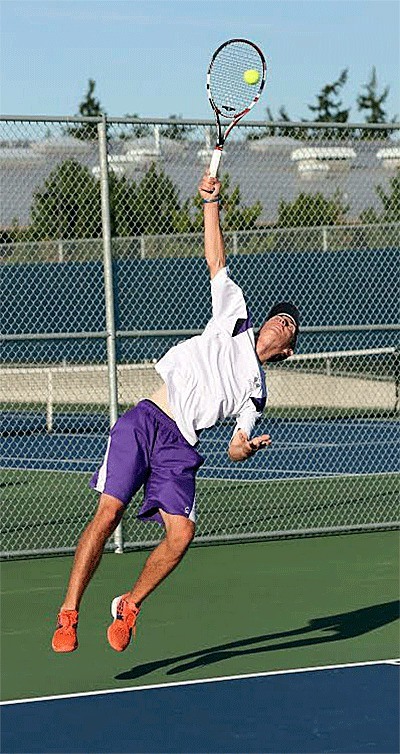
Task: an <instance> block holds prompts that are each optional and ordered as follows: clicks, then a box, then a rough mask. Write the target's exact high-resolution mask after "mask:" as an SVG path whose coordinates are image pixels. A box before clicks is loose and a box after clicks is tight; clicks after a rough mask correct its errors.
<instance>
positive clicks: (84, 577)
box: [62, 492, 125, 610]
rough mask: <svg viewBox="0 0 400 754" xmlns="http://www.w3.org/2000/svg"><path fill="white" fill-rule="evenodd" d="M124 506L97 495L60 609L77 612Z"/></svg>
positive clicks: (107, 497) (111, 499)
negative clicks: (94, 508) (95, 506)
mask: <svg viewBox="0 0 400 754" xmlns="http://www.w3.org/2000/svg"><path fill="white" fill-rule="evenodd" d="M124 510H125V506H124V505H123V503H121V501H120V500H118V499H117V498H116V497H112V496H111V495H106V494H105V493H104V492H103V493H102V494H101V495H100V499H99V505H98V508H97V511H96V513H95V515H94V518H93V519H92V520H91V521H90V523H89V524H88V525H87V527H86V529H85V530H84V532H83V534H82V536H81V538H80V540H79V542H78V546H77V548H76V551H75V557H74V562H73V566H72V570H71V575H70V577H69V582H68V588H67V593H66V595H65V599H64V602H63V604H62V609H65V610H79V605H80V602H81V599H82V596H83V593H84V591H85V589H86V587H87V585H88V583H89V581H90V579H91V578H92V576H93V574H94V572H95V570H96V568H97V566H98V565H99V563H100V560H101V557H102V555H103V550H104V545H105V543H106V542H107V539H108V538H109V537H110V536H111V534H112V533H113V531H115V529H116V528H117V526H118V524H119V522H120V521H121V518H122V515H123V513H124Z"/></svg>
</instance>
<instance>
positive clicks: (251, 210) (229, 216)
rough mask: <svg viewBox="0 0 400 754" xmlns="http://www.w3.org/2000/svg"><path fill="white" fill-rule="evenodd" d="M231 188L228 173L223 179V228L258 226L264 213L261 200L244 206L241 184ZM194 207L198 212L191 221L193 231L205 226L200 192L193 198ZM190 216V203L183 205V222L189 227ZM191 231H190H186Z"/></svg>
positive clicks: (230, 229)
mask: <svg viewBox="0 0 400 754" xmlns="http://www.w3.org/2000/svg"><path fill="white" fill-rule="evenodd" d="M229 189H230V176H229V174H228V173H226V174H225V175H224V176H223V178H222V180H221V192H220V197H221V209H222V210H223V214H222V222H221V225H222V228H223V230H229V231H233V230H251V229H252V228H254V227H255V226H256V222H257V219H258V218H259V216H260V215H261V213H262V204H261V202H256V203H255V204H252V205H249V206H247V207H246V206H243V204H242V196H241V193H240V188H239V186H238V185H237V186H235V187H234V188H233V189H232V191H230V190H229ZM192 207H194V208H195V210H196V212H195V215H194V217H193V219H192V221H191V230H192V231H193V232H195V231H200V230H201V229H202V227H203V200H202V198H201V196H199V194H196V196H195V197H194V198H193V200H192ZM188 218H190V206H189V205H188V204H186V205H184V206H183V207H182V220H181V222H182V223H185V224H186V227H188V225H189V223H188ZM186 232H189V231H186Z"/></svg>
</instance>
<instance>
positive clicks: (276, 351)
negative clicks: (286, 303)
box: [257, 314, 296, 358]
mask: <svg viewBox="0 0 400 754" xmlns="http://www.w3.org/2000/svg"><path fill="white" fill-rule="evenodd" d="M295 332H296V323H295V321H294V319H292V317H290V316H289V315H288V314H277V315H275V317H271V319H268V320H267V321H266V322H265V323H264V324H263V326H262V328H261V330H260V333H259V337H258V342H257V346H258V345H259V347H260V350H262V351H263V352H265V351H268V354H269V358H270V357H271V356H278V355H280V354H282V355H283V356H291V355H292V353H293V350H292V348H291V342H292V339H293V336H294V334H295ZM257 350H258V349H257Z"/></svg>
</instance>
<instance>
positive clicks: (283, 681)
mask: <svg viewBox="0 0 400 754" xmlns="http://www.w3.org/2000/svg"><path fill="white" fill-rule="evenodd" d="M399 689H400V686H399V667H398V661H396V660H388V661H381V662H372V663H360V664H354V665H338V666H328V667H325V668H308V669H307V668H306V669H298V670H293V671H277V672H270V673H262V674H257V675H249V676H233V677H230V678H215V679H213V678H210V679H206V680H202V681H188V682H180V683H175V684H164V685H158V686H147V687H146V686H141V687H135V688H133V689H123V690H114V691H104V692H103V691H100V692H94V693H86V694H72V695H70V696H59V697H46V698H41V699H32V700H30V701H26V700H16V701H11V702H4V703H3V704H2V708H1V712H2V733H1V736H2V749H1V751H2V752H4V754H5V753H6V752H9V753H10V754H12V753H14V752H15V753H18V754H25V752H30V753H31V754H34V753H35V752H41V753H42V754H43V753H44V752H54V753H56V752H68V753H69V754H74V753H75V752H91V753H92V754H96V753H97V752H108V753H109V754H111V753H112V752H120V753H122V752H152V754H156V753H157V752H163V753H164V754H167V753H169V752H175V753H176V754H178V753H179V752H188V753H189V752H208V753H209V754H210V753H211V752H242V753H243V752H248V753H250V752H258V753H259V754H261V752H279V753H280V754H284V752H297V754H301V753H302V752H309V753H311V752H320V753H321V752H342V753H343V754H344V753H347V754H350V753H352V752H360V754H366V752H377V753H379V754H384V753H385V754H386V752H388V753H389V754H397V753H398V752H399V743H400V742H399V723H400V719H399V705H398V702H399Z"/></svg>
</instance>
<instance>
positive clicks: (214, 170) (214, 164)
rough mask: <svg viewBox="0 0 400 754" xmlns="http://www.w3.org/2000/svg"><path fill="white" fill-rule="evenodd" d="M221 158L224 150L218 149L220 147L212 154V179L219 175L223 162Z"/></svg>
mask: <svg viewBox="0 0 400 754" xmlns="http://www.w3.org/2000/svg"><path fill="white" fill-rule="evenodd" d="M221 156H222V149H218V147H217V148H216V149H214V151H213V153H212V157H211V162H210V176H211V178H216V177H217V175H218V168H219V163H220V160H221Z"/></svg>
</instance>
